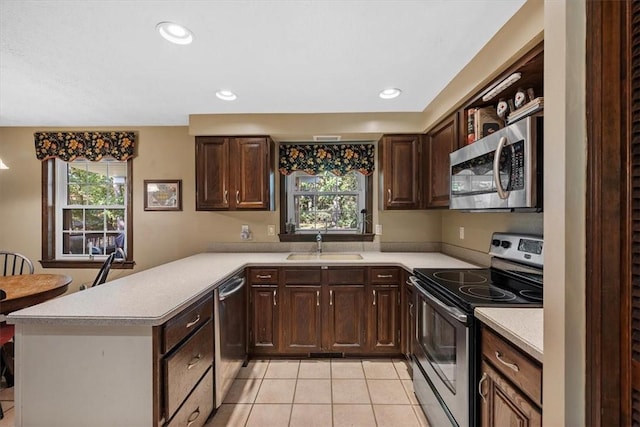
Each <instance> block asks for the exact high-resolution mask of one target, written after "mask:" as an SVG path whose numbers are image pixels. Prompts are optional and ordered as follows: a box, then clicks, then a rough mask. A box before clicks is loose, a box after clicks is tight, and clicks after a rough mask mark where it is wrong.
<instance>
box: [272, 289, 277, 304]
mask: <svg viewBox="0 0 640 427" xmlns="http://www.w3.org/2000/svg"><path fill="white" fill-rule="evenodd" d="M277 296H278V290H277V289H274V290H273V305H278V302H277V301H278V300H277Z"/></svg>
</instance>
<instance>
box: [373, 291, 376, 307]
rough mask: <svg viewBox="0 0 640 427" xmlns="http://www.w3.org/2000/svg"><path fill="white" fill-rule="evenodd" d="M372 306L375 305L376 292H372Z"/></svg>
mask: <svg viewBox="0 0 640 427" xmlns="http://www.w3.org/2000/svg"><path fill="white" fill-rule="evenodd" d="M373 305H376V290H375V289H374V290H373Z"/></svg>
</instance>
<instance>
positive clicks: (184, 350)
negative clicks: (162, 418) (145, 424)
mask: <svg viewBox="0 0 640 427" xmlns="http://www.w3.org/2000/svg"><path fill="white" fill-rule="evenodd" d="M212 364H213V321H212V320H209V321H208V322H207V323H206V324H205V325H204V326H203V327H202V328H200V330H199V331H198V332H196V333H195V334H194V335H193V336H191V337H190V338H189V339H188V340H187V341H186V342H185V343H184V344H182V345H181V346H180V347H178V349H177V350H176V351H175V352H174V353H173V354H171V355H170V356H169V357H167V358H165V360H164V374H165V376H164V378H165V402H166V413H167V414H169V416H170V414H173V413H174V412H175V411H176V409H178V407H179V406H180V404H181V403H182V402H183V401H184V399H185V398H186V397H187V395H188V394H189V393H190V392H191V390H192V389H193V387H194V386H195V385H196V383H197V382H198V380H199V379H200V378H201V377H202V375H203V374H204V373H205V372H206V371H207V369H209V368H210V367H211V365H212Z"/></svg>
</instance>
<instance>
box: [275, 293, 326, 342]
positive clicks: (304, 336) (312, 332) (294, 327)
mask: <svg viewBox="0 0 640 427" xmlns="http://www.w3.org/2000/svg"><path fill="white" fill-rule="evenodd" d="M321 289H322V288H321V287H320V286H290V285H287V286H285V290H284V297H285V306H284V312H283V316H282V317H283V324H284V348H283V352H285V353H308V352H317V351H320V350H321V348H322V325H321V315H320V314H321V299H322V298H321Z"/></svg>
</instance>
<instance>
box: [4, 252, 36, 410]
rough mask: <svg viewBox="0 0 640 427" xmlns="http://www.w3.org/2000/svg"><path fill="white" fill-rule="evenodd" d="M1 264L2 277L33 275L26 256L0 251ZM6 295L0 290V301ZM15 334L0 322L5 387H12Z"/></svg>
mask: <svg viewBox="0 0 640 427" xmlns="http://www.w3.org/2000/svg"><path fill="white" fill-rule="evenodd" d="M0 262H2V275H3V276H15V275H19V274H33V263H32V262H31V260H30V259H29V258H27V257H26V256H24V255H22V254H19V253H16V252H7V251H0ZM6 297H7V294H6V293H5V292H4V291H2V290H0V300H2V299H4V298H6ZM14 333H15V327H14V326H13V325H8V324H6V323H5V322H0V378H1V377H4V378H5V380H6V382H7V386H8V387H13V348H12V347H11V348H9V347H10V346H12V345H13V343H11V341H12V340H13V336H14ZM2 418H4V412H3V410H2V406H0V419H2Z"/></svg>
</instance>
